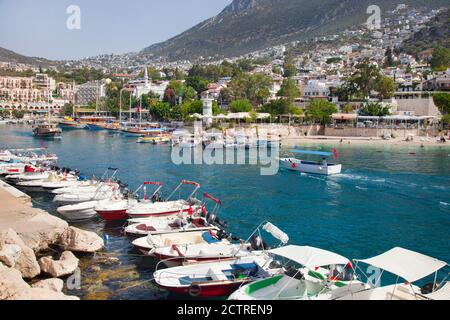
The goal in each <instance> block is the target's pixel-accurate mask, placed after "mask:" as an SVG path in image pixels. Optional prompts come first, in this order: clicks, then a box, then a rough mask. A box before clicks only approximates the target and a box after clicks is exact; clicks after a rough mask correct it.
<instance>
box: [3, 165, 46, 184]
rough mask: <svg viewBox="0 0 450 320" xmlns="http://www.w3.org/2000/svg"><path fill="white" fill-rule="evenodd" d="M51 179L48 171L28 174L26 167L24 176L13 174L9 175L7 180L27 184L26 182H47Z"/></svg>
mask: <svg viewBox="0 0 450 320" xmlns="http://www.w3.org/2000/svg"><path fill="white" fill-rule="evenodd" d="M48 177H49V172H48V171H33V172H30V171H28V172H27V166H25V172H24V173H22V174H13V175H7V176H6V180H9V181H11V182H13V183H19V182H25V181H33V180H46V179H48Z"/></svg>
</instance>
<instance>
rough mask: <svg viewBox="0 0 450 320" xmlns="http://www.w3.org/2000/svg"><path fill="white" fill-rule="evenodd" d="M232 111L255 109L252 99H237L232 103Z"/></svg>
mask: <svg viewBox="0 0 450 320" xmlns="http://www.w3.org/2000/svg"><path fill="white" fill-rule="evenodd" d="M230 109H231V111H232V112H250V111H252V110H253V106H252V104H251V103H250V101H248V100H246V99H241V100H235V101H233V102H232V103H231V104H230Z"/></svg>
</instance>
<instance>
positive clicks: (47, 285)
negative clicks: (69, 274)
mask: <svg viewBox="0 0 450 320" xmlns="http://www.w3.org/2000/svg"><path fill="white" fill-rule="evenodd" d="M31 287H32V288H41V289H47V290H50V291H54V292H62V290H63V288H64V281H62V280H61V279H58V278H53V279H46V280H41V281H38V282H36V283H33V284H32V285H31Z"/></svg>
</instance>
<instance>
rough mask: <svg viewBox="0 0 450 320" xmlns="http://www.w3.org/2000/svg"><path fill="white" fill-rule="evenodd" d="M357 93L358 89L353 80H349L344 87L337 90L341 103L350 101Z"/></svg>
mask: <svg viewBox="0 0 450 320" xmlns="http://www.w3.org/2000/svg"><path fill="white" fill-rule="evenodd" d="M357 93H358V87H357V85H356V84H355V83H354V82H352V80H351V79H347V80H346V81H345V82H344V84H343V85H341V86H340V87H338V88H337V89H336V95H337V96H338V98H339V101H350V100H352V99H353V97H354V96H355V95H356V94H357Z"/></svg>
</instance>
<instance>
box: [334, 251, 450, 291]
mask: <svg viewBox="0 0 450 320" xmlns="http://www.w3.org/2000/svg"><path fill="white" fill-rule="evenodd" d="M355 262H356V267H358V265H359V264H365V265H369V266H372V267H374V268H378V269H379V270H382V272H380V275H379V277H378V279H375V287H373V285H372V286H370V287H369V286H368V288H367V289H365V290H360V291H357V292H348V293H347V294H346V295H344V296H341V297H338V298H337V300H450V281H448V280H447V279H448V275H449V272H448V270H444V269H448V266H449V265H448V264H447V262H444V261H441V260H438V259H435V258H433V257H429V256H426V255H424V254H421V253H418V252H414V251H411V250H407V249H404V248H399V247H396V248H393V249H391V250H389V251H387V252H385V253H383V254H381V255H378V256H375V257H373V258H369V259H365V260H357V259H356V260H355ZM439 272H440V273H441V275H442V276H443V280H440V277H439ZM384 273H389V274H391V275H394V276H395V278H396V279H397V280H396V282H395V283H394V284H390V285H387V286H379V284H380V282H381V277H382V275H383V274H384ZM367 279H369V277H368V276H367ZM418 283H422V287H419V286H418V285H417V284H418Z"/></svg>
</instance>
